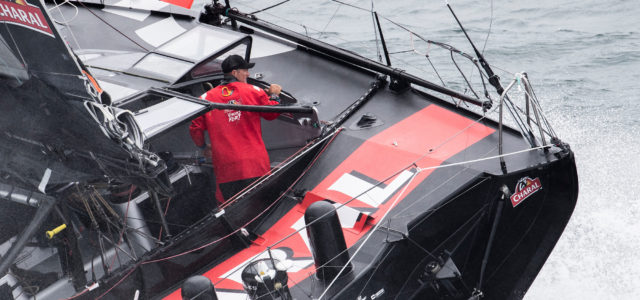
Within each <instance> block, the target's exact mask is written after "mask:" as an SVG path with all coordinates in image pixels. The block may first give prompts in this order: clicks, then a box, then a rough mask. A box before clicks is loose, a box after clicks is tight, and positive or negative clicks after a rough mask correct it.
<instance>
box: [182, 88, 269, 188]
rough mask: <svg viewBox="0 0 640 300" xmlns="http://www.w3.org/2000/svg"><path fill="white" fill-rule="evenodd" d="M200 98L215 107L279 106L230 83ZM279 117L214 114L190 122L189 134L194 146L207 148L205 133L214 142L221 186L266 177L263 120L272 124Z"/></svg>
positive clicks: (258, 92) (261, 92) (213, 157)
mask: <svg viewBox="0 0 640 300" xmlns="http://www.w3.org/2000/svg"><path fill="white" fill-rule="evenodd" d="M200 98H202V99H206V100H209V101H211V102H215V103H224V104H242V105H276V104H278V102H276V101H272V100H269V96H267V93H266V92H265V91H264V90H262V89H260V88H258V87H256V86H253V85H250V84H247V83H243V82H238V81H235V82H231V83H229V84H226V85H220V86H218V87H216V88H214V89H211V90H209V91H208V92H206V93H205V94H204V95H202V96H201V97H200ZM278 115H279V114H278V113H258V112H249V111H236V110H212V111H210V112H207V113H206V114H204V115H202V116H200V117H198V118H197V119H195V120H193V121H192V122H191V126H190V127H189V132H190V134H191V138H192V139H193V141H194V142H195V144H196V145H197V146H199V147H202V146H203V145H204V144H205V140H204V131H207V132H208V133H209V138H210V140H211V160H212V162H213V169H214V171H215V174H216V181H217V182H218V183H225V182H231V181H236V180H241V179H247V178H252V177H259V176H262V175H265V174H267V173H268V172H269V171H270V169H271V166H270V163H269V156H268V155H267V150H266V149H265V146H264V142H263V141H262V126H261V124H260V117H262V118H264V119H266V120H273V119H275V118H277V117H278Z"/></svg>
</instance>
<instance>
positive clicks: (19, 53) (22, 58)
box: [2, 23, 29, 69]
mask: <svg viewBox="0 0 640 300" xmlns="http://www.w3.org/2000/svg"><path fill="white" fill-rule="evenodd" d="M7 24H8V23H5V24H4V27H5V30H6V31H7V32H8V33H9V37H11V41H12V42H13V45H14V46H15V47H16V50H17V51H18V55H20V59H21V60H22V65H23V66H24V67H25V69H28V68H29V64H27V61H26V60H25V59H24V56H22V51H20V46H18V43H16V40H15V38H14V37H13V33H11V29H9V25H7ZM2 40H4V39H2ZM5 45H6V44H5ZM7 48H9V49H11V47H9V45H7Z"/></svg>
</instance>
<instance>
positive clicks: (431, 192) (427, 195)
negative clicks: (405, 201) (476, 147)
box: [392, 146, 497, 219]
mask: <svg viewBox="0 0 640 300" xmlns="http://www.w3.org/2000/svg"><path fill="white" fill-rule="evenodd" d="M496 148H497V146H496V147H494V148H493V149H491V150H489V152H487V153H486V154H488V153H490V152H493V151H495V150H496ZM468 169H469V167H468V166H466V167H464V168H462V169H461V170H460V171H458V172H457V173H456V174H454V175H452V176H450V177H449V178H447V180H445V181H444V182H442V183H440V184H439V185H438V186H436V187H434V188H433V189H431V190H430V191H429V192H428V193H427V194H424V195H423V196H422V197H420V198H419V199H417V200H416V201H414V202H413V203H412V204H410V205H409V206H407V207H406V208H404V209H403V210H401V211H398V212H397V213H396V214H395V215H394V216H393V217H392V218H394V219H395V218H406V217H410V216H412V215H413V214H412V213H409V214H406V215H402V214H403V213H405V212H406V211H408V210H410V209H411V208H412V207H413V206H414V205H416V204H418V203H420V202H421V201H422V200H424V199H425V198H427V197H429V196H430V195H431V194H433V193H435V192H436V191H437V190H438V189H440V188H441V187H443V186H444V185H446V184H447V183H449V182H450V181H452V180H454V179H456V177H458V175H460V174H461V173H462V172H464V171H466V170H468ZM485 180H486V179H485ZM485 180H483V181H482V182H484V181H485ZM474 186H475V185H474ZM465 192H466V191H465ZM463 193H464V192H463ZM447 203H448V202H447ZM427 212H428V211H427ZM420 213H422V212H420Z"/></svg>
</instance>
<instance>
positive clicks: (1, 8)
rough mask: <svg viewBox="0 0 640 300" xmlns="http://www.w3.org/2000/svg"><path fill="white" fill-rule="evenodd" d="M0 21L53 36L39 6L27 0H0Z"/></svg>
mask: <svg viewBox="0 0 640 300" xmlns="http://www.w3.org/2000/svg"><path fill="white" fill-rule="evenodd" d="M0 23H10V24H14V25H18V26H22V27H24V28H27V29H31V30H35V31H38V32H40V33H44V34H46V35H48V36H50V37H54V36H53V31H51V27H50V26H49V24H47V20H46V19H45V17H44V14H43V13H42V10H41V9H40V7H38V6H36V5H33V4H30V3H28V2H27V0H0Z"/></svg>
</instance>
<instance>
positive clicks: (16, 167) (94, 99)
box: [0, 0, 163, 187]
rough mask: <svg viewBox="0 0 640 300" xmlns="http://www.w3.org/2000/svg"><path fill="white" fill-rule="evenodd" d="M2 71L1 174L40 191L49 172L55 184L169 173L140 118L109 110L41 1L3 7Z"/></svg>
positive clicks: (1, 3)
mask: <svg viewBox="0 0 640 300" xmlns="http://www.w3.org/2000/svg"><path fill="white" fill-rule="evenodd" d="M0 66H1V67H0V173H3V174H8V175H12V174H13V175H15V176H14V177H19V181H20V182H21V183H23V185H28V186H32V187H33V186H36V187H37V186H39V185H41V182H42V181H43V180H44V179H43V178H44V176H43V174H45V173H46V172H47V171H46V170H47V169H49V171H48V172H50V173H51V176H47V182H48V183H64V182H69V181H78V180H79V179H83V178H92V177H99V176H104V175H105V174H107V175H112V177H116V178H117V177H119V176H118V175H122V174H124V175H126V176H128V177H131V178H133V177H134V176H132V175H136V174H140V173H143V174H158V173H160V172H159V171H158V169H159V170H162V168H163V164H162V163H161V162H160V163H159V162H158V160H159V159H158V158H157V157H155V155H154V154H152V153H149V152H146V151H144V150H143V149H142V145H143V138H142V136H141V134H139V132H140V131H139V128H138V126H137V124H136V122H135V120H134V118H133V115H132V114H131V113H130V112H128V111H122V110H118V109H116V108H114V107H111V106H110V105H109V103H108V102H109V101H108V97H104V94H102V89H101V88H100V87H99V85H98V84H97V82H96V81H95V80H94V79H93V78H92V76H91V75H90V74H89V72H88V71H87V70H86V69H85V68H84V67H83V65H82V64H81V63H79V61H78V60H77V58H76V57H75V54H73V52H71V51H70V50H69V48H68V47H67V45H66V43H65V41H64V40H63V39H62V37H61V36H60V34H59V33H58V31H57V30H56V28H55V27H54V23H53V21H52V20H51V18H50V17H49V16H48V14H47V13H46V8H45V7H44V5H43V3H42V2H41V1H39V0H11V1H9V0H0ZM101 96H102V97H101ZM102 102H105V103H102ZM148 163H150V165H148ZM131 164H133V165H134V167H133V168H132V167H131V166H130V165H131ZM149 168H155V169H156V170H149ZM25 170H27V171H28V172H24V171H25ZM16 174H20V175H19V176H17V175H16ZM152 177H153V176H152Z"/></svg>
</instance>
